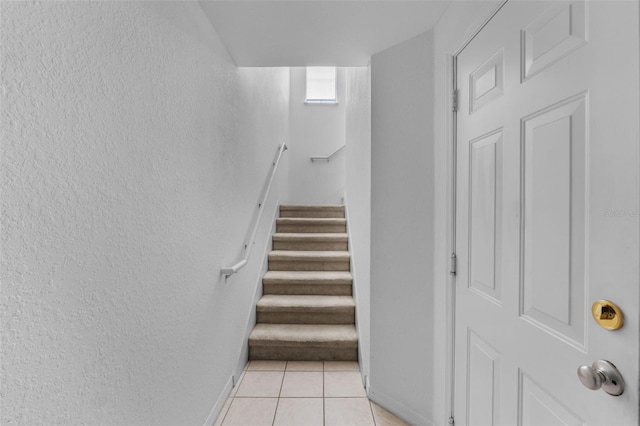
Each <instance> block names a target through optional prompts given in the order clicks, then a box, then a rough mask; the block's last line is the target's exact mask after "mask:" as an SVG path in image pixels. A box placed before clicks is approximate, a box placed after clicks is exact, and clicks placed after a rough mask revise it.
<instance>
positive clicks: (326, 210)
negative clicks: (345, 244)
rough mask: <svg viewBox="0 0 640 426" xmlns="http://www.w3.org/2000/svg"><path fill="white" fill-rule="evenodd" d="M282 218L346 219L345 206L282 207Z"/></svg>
mask: <svg viewBox="0 0 640 426" xmlns="http://www.w3.org/2000/svg"><path fill="white" fill-rule="evenodd" d="M280 217H316V218H317V217H325V218H327V217H338V218H342V217H344V206H342V205H325V206H295V205H288V206H280Z"/></svg>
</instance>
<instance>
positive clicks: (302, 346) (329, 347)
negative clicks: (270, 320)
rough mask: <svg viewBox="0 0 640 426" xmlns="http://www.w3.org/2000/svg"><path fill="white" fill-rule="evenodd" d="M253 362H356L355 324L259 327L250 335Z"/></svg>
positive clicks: (268, 325)
mask: <svg viewBox="0 0 640 426" xmlns="http://www.w3.org/2000/svg"><path fill="white" fill-rule="evenodd" d="M249 359H250V360H288V361H356V360H357V359H358V334H357V332H356V328H355V326H354V325H342V324H340V325H334V324H257V325H256V326H255V328H254V329H253V331H252V332H251V335H250V336H249Z"/></svg>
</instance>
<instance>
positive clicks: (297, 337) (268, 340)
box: [249, 205, 358, 361]
mask: <svg viewBox="0 0 640 426" xmlns="http://www.w3.org/2000/svg"><path fill="white" fill-rule="evenodd" d="M346 232H347V221H346V219H345V214H344V206H339V205H331V206H280V217H279V218H278V219H277V220H276V233H275V234H274V235H273V251H272V252H271V253H269V270H268V272H267V273H266V274H265V275H264V278H263V280H262V284H263V297H262V298H261V299H260V300H259V301H258V303H257V306H256V318H257V324H256V327H255V328H254V329H253V331H252V332H251V335H250V336H249V358H250V359H251V360H288V361H332V360H336V361H357V359H358V335H357V332H356V328H355V303H354V300H353V297H352V289H351V288H352V283H353V278H352V276H351V257H350V255H349V251H348V239H347V233H346Z"/></svg>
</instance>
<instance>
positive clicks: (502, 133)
mask: <svg viewBox="0 0 640 426" xmlns="http://www.w3.org/2000/svg"><path fill="white" fill-rule="evenodd" d="M638 12H639V11H638V3H637V2H624V1H623V2H616V1H608V2H600V1H594V2H586V1H574V2H561V1H551V2H538V1H532V2H527V1H513V0H512V1H510V2H508V3H507V4H506V5H505V6H504V7H503V8H502V9H501V10H500V11H499V12H498V13H497V14H496V15H495V16H494V18H493V19H492V20H491V21H490V22H489V24H487V26H486V27H485V28H484V29H483V30H482V31H481V32H480V33H479V34H478V35H477V36H476V37H475V38H474V39H473V40H472V42H471V43H470V44H469V45H468V46H467V47H466V48H465V49H464V50H463V51H462V52H461V53H460V54H459V55H458V57H457V83H456V84H457V87H458V90H459V96H458V98H459V101H460V105H459V108H458V113H457V173H458V175H457V180H456V181H457V186H458V187H457V200H456V207H457V211H456V251H457V255H458V259H459V263H458V265H459V267H458V273H457V276H456V296H455V299H456V327H455V345H456V351H455V385H454V386H455V400H454V414H455V421H456V424H458V425H460V424H463V425H464V424H468V425H485V424H491V425H493V424H496V425H497V424H502V425H514V424H521V425H546V424H550V425H551V424H571V425H573V424H589V425H614V424H615V425H627V424H628V425H635V424H638V420H639V417H638V405H639V404H638V389H637V388H638V359H639V350H638V349H639V338H638V334H639V328H638V318H639V312H638V299H639V296H640V294H639V291H638V284H639V281H640V279H639V272H638V269H639V268H638V259H639V258H640V249H639V239H640V226H639V223H638V205H639V194H638V187H639V183H640V182H639V180H640V179H639V169H640V158H639V157H640V152H639V149H638V145H639V143H638V137H639V131H638V115H639V112H640V107H639V105H638V104H639V92H638V74H639V68H640V67H639V65H638V62H639V54H638V44H639V40H638V35H639V25H638ZM598 299H609V300H611V301H613V302H614V303H617V304H618V305H619V306H620V307H621V308H622V310H623V311H624V314H625V321H626V323H625V326H624V327H623V328H622V329H620V330H617V331H609V330H605V329H603V328H601V327H599V326H598V325H597V324H596V322H595V321H594V319H593V318H592V317H591V312H590V310H591V303H592V302H594V301H595V300H598ZM596 359H607V360H609V361H611V362H613V363H614V364H616V366H617V367H618V369H619V370H620V372H621V373H622V375H623V377H624V378H625V380H626V381H627V387H626V390H625V393H624V394H623V395H621V396H619V397H613V396H610V395H608V394H606V393H605V392H604V391H602V390H599V391H591V390H589V389H587V388H585V387H584V386H583V385H582V384H581V383H580V381H579V380H578V378H577V375H576V370H577V368H578V367H579V366H580V365H591V363H592V362H593V361H594V360H596Z"/></svg>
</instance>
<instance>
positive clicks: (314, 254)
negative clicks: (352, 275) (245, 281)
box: [269, 250, 350, 262]
mask: <svg viewBox="0 0 640 426" xmlns="http://www.w3.org/2000/svg"><path fill="white" fill-rule="evenodd" d="M349 259H350V255H349V252H348V251H315V250H313V251H305V250H295V251H294V250H272V251H271V252H270V253H269V260H282V261H287V262H296V261H299V262H327V261H332V262H348V261H349Z"/></svg>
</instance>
